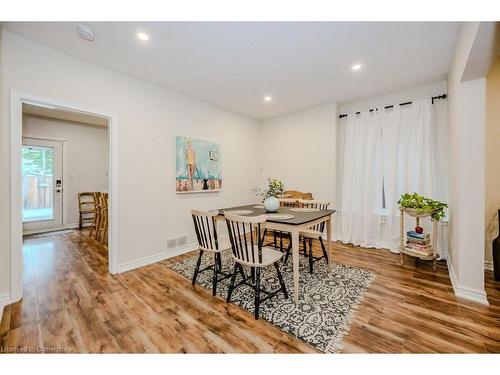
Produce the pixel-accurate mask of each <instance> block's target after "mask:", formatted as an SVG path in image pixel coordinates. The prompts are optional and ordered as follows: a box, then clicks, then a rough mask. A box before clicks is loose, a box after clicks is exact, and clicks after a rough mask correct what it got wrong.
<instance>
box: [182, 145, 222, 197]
mask: <svg viewBox="0 0 500 375" xmlns="http://www.w3.org/2000/svg"><path fill="white" fill-rule="evenodd" d="M175 152H176V176H175V179H176V191H177V193H206V192H214V191H220V190H221V189H222V174H221V161H220V147H219V144H218V143H214V142H209V141H203V140H201V139H193V138H188V137H181V136H177V137H175Z"/></svg>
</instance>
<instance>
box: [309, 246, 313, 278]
mask: <svg viewBox="0 0 500 375" xmlns="http://www.w3.org/2000/svg"><path fill="white" fill-rule="evenodd" d="M313 261H314V259H313V248H312V238H309V273H313Z"/></svg>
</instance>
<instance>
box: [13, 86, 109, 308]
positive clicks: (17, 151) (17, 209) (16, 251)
mask: <svg viewBox="0 0 500 375" xmlns="http://www.w3.org/2000/svg"><path fill="white" fill-rule="evenodd" d="M23 103H30V104H35V105H40V106H49V107H51V108H57V109H62V110H67V111H73V112H81V113H87V114H92V115H97V116H101V117H105V118H107V119H108V132H109V139H108V141H109V176H108V181H109V182H108V183H109V192H110V196H109V219H110V220H109V223H110V226H109V240H108V267H109V272H110V273H111V274H115V273H117V272H118V249H117V246H116V244H117V241H116V237H117V233H118V228H117V227H118V225H117V220H116V218H117V212H118V205H117V202H118V200H117V187H118V183H117V180H118V177H117V176H118V173H117V165H118V160H117V155H118V153H117V143H118V142H117V139H118V137H117V121H116V116H115V115H112V114H110V113H107V112H105V111H101V110H96V109H90V108H84V107H81V106H79V105H75V104H71V103H66V102H63V101H61V100H57V99H52V98H43V97H40V96H37V95H31V94H26V93H21V92H18V91H16V90H11V91H10V176H11V181H10V184H11V185H10V195H11V196H10V198H11V207H10V218H11V220H10V222H11V231H10V247H11V249H10V250H11V251H10V257H11V258H10V259H11V267H10V302H11V303H13V302H17V301H19V300H20V299H21V298H22V296H23V281H22V269H23V261H22V246H23V219H22V191H21V189H22V185H21V180H22V171H21V169H22V168H21V165H22V163H21V147H22V138H23V134H22V133H23V129H22V122H23V114H22V105H23Z"/></svg>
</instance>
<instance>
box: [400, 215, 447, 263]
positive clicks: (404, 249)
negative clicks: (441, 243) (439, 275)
mask: <svg viewBox="0 0 500 375" xmlns="http://www.w3.org/2000/svg"><path fill="white" fill-rule="evenodd" d="M399 210H400V213H401V217H400V231H401V232H400V244H399V251H400V257H401V264H404V255H405V254H406V255H409V256H412V257H416V258H418V259H422V260H432V270H433V271H434V272H436V267H437V258H438V255H437V234H438V229H437V228H438V227H437V223H438V220H435V219H433V218H432V214H433V213H434V211H431V212H418V210H417V209H414V208H405V207H399ZM405 215H408V216H411V217H414V218H415V226H416V227H420V219H422V218H430V219H431V221H432V233H431V235H430V249H429V250H430V253H429V254H425V253H423V252H418V251H416V250H414V249H412V248H410V247H408V246H407V245H406V240H407V235H406V233H405Z"/></svg>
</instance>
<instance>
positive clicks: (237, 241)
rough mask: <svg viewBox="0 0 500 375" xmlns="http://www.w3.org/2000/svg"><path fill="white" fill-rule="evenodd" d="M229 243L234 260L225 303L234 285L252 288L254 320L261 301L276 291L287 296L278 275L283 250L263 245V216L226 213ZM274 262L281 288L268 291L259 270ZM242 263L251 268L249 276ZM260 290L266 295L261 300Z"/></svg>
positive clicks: (229, 297)
mask: <svg viewBox="0 0 500 375" xmlns="http://www.w3.org/2000/svg"><path fill="white" fill-rule="evenodd" d="M224 216H225V219H226V224H227V231H228V233H229V240H230V242H231V249H232V253H233V258H234V261H235V265H234V270H233V274H232V277H231V283H230V285H229V291H228V294H227V302H230V301H231V295H232V293H233V291H234V289H235V288H237V287H239V286H241V285H248V286H250V287H252V288H253V289H254V291H255V319H259V309H260V304H261V303H262V302H264V301H266V300H268V299H270V298H272V297H274V296H275V295H277V294H278V293H280V292H282V293H283V294H284V296H285V298H288V293H287V290H286V287H285V283H284V281H283V277H282V275H281V272H280V269H279V266H278V262H279V260H280V259H281V258H282V257H283V253H281V252H279V251H276V250H274V249H271V248H269V247H265V246H263V236H262V234H263V233H264V228H265V222H266V220H267V216H266V215H260V216H253V217H248V216H240V215H236V214H231V213H227V214H225V215H224ZM270 265H273V266H274V268H275V270H276V274H277V277H278V281H279V284H280V288H279V289H277V290H275V291H272V292H271V291H267V290H265V289H264V288H262V287H261V285H260V277H261V269H262V268H263V267H267V266H270ZM243 266H246V267H250V269H251V275H250V276H249V277H247V276H246V275H245V271H244V269H243ZM238 274H241V276H242V280H241V281H240V282H239V283H238V284H237V285H235V282H236V277H237V275H238ZM261 293H264V294H266V297H264V298H262V299H261V297H260V296H261Z"/></svg>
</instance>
